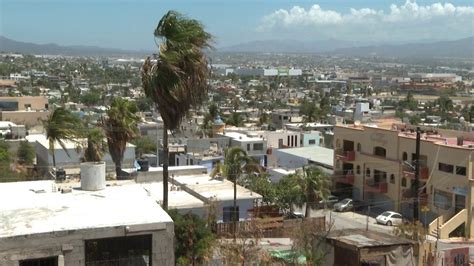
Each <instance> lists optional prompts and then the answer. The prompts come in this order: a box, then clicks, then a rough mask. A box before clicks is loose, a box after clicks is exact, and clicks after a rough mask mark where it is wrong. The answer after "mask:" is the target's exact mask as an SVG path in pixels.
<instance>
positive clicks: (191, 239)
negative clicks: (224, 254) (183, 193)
mask: <svg viewBox="0 0 474 266" xmlns="http://www.w3.org/2000/svg"><path fill="white" fill-rule="evenodd" d="M168 214H169V215H170V217H171V219H173V222H174V235H175V239H176V242H175V257H176V262H177V264H178V265H203V264H204V262H206V261H208V260H209V259H210V258H211V257H212V250H213V249H212V248H213V246H214V242H215V238H214V235H213V234H212V231H211V229H210V228H209V227H208V226H207V222H206V220H204V219H202V218H200V217H199V216H197V215H195V214H192V213H187V214H184V215H182V214H179V213H178V211H177V210H169V211H168Z"/></svg>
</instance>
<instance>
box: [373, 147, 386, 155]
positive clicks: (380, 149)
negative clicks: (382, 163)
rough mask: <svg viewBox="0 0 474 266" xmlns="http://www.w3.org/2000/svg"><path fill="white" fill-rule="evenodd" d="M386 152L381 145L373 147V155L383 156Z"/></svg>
mask: <svg viewBox="0 0 474 266" xmlns="http://www.w3.org/2000/svg"><path fill="white" fill-rule="evenodd" d="M386 154H387V151H386V150H385V148H383V147H375V148H374V155H377V156H380V157H385V155H386Z"/></svg>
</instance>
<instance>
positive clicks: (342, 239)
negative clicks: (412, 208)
mask: <svg viewBox="0 0 474 266" xmlns="http://www.w3.org/2000/svg"><path fill="white" fill-rule="evenodd" d="M325 244H326V245H324V248H323V249H325V251H326V252H327V253H328V254H327V255H326V256H325V257H324V263H323V265H348V266H352V265H354V266H359V265H360V266H362V265H416V264H417V256H418V254H417V252H416V247H415V243H414V242H413V241H411V240H407V239H404V238H398V237H395V236H393V235H389V234H385V233H379V232H374V231H365V230H363V229H344V230H336V231H332V232H330V233H329V234H328V235H327V236H326V243H325Z"/></svg>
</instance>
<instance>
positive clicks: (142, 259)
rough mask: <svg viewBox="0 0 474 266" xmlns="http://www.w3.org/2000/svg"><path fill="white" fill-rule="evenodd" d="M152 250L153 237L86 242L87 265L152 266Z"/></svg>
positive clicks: (144, 236)
mask: <svg viewBox="0 0 474 266" xmlns="http://www.w3.org/2000/svg"><path fill="white" fill-rule="evenodd" d="M151 249H152V236H151V235H138V236H125V237H113V238H103V239H94V240H86V241H85V265H151ZM104 263H105V264H104Z"/></svg>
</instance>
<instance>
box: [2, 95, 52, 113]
mask: <svg viewBox="0 0 474 266" xmlns="http://www.w3.org/2000/svg"><path fill="white" fill-rule="evenodd" d="M48 107H49V106H48V98H46V97H44V96H21V97H0V111H30V110H34V111H39V110H47V109H48Z"/></svg>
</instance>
